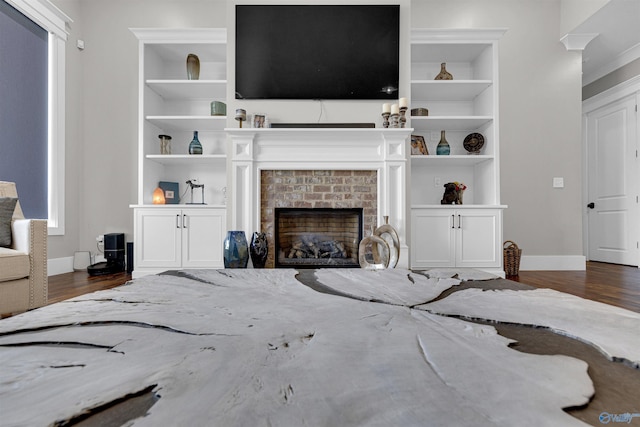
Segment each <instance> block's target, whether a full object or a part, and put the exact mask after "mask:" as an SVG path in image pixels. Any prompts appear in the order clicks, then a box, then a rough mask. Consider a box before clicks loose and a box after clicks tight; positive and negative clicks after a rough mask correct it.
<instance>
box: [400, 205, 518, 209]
mask: <svg viewBox="0 0 640 427" xmlns="http://www.w3.org/2000/svg"><path fill="white" fill-rule="evenodd" d="M506 208H507V206H506V205H443V204H438V205H411V209H414V210H418V209H429V210H431V209H506Z"/></svg>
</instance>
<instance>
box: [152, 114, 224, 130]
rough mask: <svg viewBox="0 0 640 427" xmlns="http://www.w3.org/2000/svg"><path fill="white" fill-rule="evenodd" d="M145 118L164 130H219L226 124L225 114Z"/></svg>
mask: <svg viewBox="0 0 640 427" xmlns="http://www.w3.org/2000/svg"><path fill="white" fill-rule="evenodd" d="M145 118H146V120H148V121H149V122H151V123H153V124H154V125H156V126H158V127H159V128H162V129H164V130H165V131H169V130H186V131H194V130H198V131H207V130H209V131H211V130H220V131H221V130H224V128H225V126H226V124H227V116H146V117H145Z"/></svg>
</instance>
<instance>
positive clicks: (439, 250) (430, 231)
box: [411, 209, 455, 268]
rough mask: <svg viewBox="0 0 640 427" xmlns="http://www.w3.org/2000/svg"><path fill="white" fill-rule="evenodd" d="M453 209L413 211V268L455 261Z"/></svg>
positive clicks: (446, 265)
mask: <svg viewBox="0 0 640 427" xmlns="http://www.w3.org/2000/svg"><path fill="white" fill-rule="evenodd" d="M453 215H454V211H453V210H449V209H425V210H422V209H421V210H412V211H411V268H422V267H450V266H453V265H454V263H455V233H454V232H455V229H454V228H453V227H454V219H455V218H454V216H453Z"/></svg>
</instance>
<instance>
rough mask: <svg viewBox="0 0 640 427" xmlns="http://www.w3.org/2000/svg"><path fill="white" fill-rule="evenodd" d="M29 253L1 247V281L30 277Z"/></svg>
mask: <svg viewBox="0 0 640 427" xmlns="http://www.w3.org/2000/svg"><path fill="white" fill-rule="evenodd" d="M30 271H31V262H30V261H29V254H28V253H25V252H20V251H16V250H14V249H9V248H0V283H1V282H8V281H10V280H16V279H23V278H25V277H29V273H30Z"/></svg>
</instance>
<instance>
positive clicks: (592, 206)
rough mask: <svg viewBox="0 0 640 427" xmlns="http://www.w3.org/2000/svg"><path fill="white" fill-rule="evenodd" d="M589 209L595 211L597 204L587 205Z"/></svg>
mask: <svg viewBox="0 0 640 427" xmlns="http://www.w3.org/2000/svg"><path fill="white" fill-rule="evenodd" d="M587 207H588V208H589V209H593V208H595V207H596V204H595V203H593V202H591V203H589V204H588V205H587Z"/></svg>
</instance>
